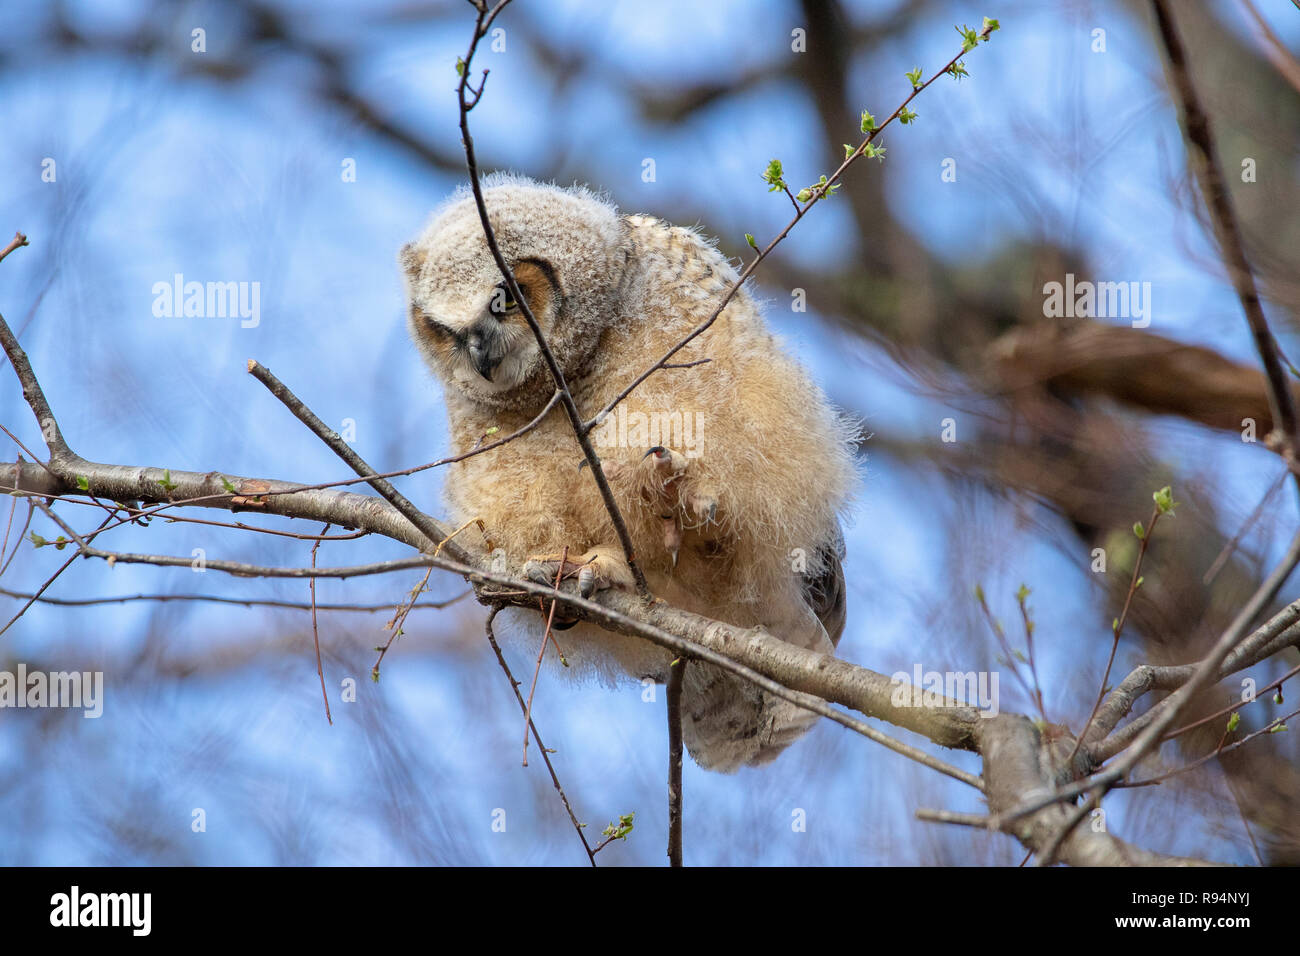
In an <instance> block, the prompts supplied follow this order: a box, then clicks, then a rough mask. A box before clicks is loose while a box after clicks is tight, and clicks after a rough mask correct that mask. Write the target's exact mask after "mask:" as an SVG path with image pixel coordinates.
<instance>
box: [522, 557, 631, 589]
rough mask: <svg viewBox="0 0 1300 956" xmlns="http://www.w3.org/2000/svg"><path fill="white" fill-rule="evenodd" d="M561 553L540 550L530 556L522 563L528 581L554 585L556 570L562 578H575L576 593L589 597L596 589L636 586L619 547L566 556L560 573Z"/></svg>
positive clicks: (564, 579)
mask: <svg viewBox="0 0 1300 956" xmlns="http://www.w3.org/2000/svg"><path fill="white" fill-rule="evenodd" d="M560 557H561V556H560V555H559V554H542V555H537V556H536V557H533V558H529V559H528V562H527V563H526V564H525V565H524V569H523V571H524V576H525V577H527V578H528V580H530V581H534V582H536V583H538V584H548V585H551V586H552V587H554V586H555V578H556V575H557V574H558V575H560V581H561V582H564V581H569V580H572V579H574V578H576V579H577V582H578V593H579V594H580V595H581V596H582V597H591V596H592V595H593V594H595V593H596V592H597V591H604V590H606V589H608V588H626V589H628V590H632V589H634V588H635V587H636V582H635V581H634V580H633V578H632V572H631V571H630V570H629V569H628V566H627V562H626V561H625V560H624V559H623V552H622V551H620V550H619V549H618V548H613V547H599V548H593V549H592V550H591V551H589V552H587V553H586V554H585V555H583V556H582V558H581V559H574V558H568V559H565V561H564V570H563V572H562V573H561V571H560Z"/></svg>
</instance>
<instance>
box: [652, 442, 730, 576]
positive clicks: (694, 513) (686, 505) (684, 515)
mask: <svg viewBox="0 0 1300 956" xmlns="http://www.w3.org/2000/svg"><path fill="white" fill-rule="evenodd" d="M645 459H651V466H652V467H653V468H654V471H655V474H656V475H657V476H658V477H659V480H660V482H661V484H660V488H659V489H658V491H659V494H658V496H657V499H658V500H652V501H651V504H652V505H654V506H655V507H658V508H659V510H660V513H661V516H662V517H663V518H664V521H665V522H667V520H668V516H669V515H674V514H676V513H677V512H678V511H680V512H681V515H680V519H681V523H682V524H685V526H686V527H694V528H697V527H701V526H704V525H708V524H712V523H714V522H716V521H717V520H718V496H717V493H716V492H715V491H714V490H713V489H711V488H709V487H707V486H704V485H700V484H699V483H697V482H695V481H693V480H692V479H691V475H690V459H689V458H687V457H686V456H685V455H681V454H679V453H677V452H675V451H673V450H672V449H671V448H665V447H663V446H662V445H656V446H655V447H654V448H651V449H650V450H649V451H648V452H646V453H645V456H644V457H643V459H642V460H643V461H644V460H645ZM680 530H681V529H680V528H678V529H677V537H678V542H677V543H678V545H679V546H680V544H681V541H680ZM670 537H671V536H670V533H669V531H668V528H667V525H666V524H665V530H664V543H665V545H668V546H669V550H670V551H671V552H672V554H673V563H674V564H676V563H677V555H676V550H675V549H674V548H672V547H671V545H670Z"/></svg>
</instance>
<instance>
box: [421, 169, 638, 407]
mask: <svg viewBox="0 0 1300 956" xmlns="http://www.w3.org/2000/svg"><path fill="white" fill-rule="evenodd" d="M483 194H484V199H485V200H486V203H487V209H488V216H489V218H490V219H491V222H492V228H493V230H494V231H495V233H496V238H497V243H498V245H499V246H500V248H501V252H502V255H503V256H504V257H505V260H506V262H507V263H508V264H509V265H510V268H511V271H512V272H513V273H514V275H515V280H516V282H517V283H518V285H519V289H520V292H521V293H522V295H523V297H524V298H525V299H526V300H527V303H528V307H529V309H530V310H531V312H532V314H533V317H534V318H536V319H537V322H538V324H539V325H540V326H541V328H542V331H543V332H544V333H545V334H546V340H547V342H548V343H549V345H550V347H551V351H552V352H553V353H554V355H555V358H556V361H557V362H558V364H559V365H560V368H561V370H562V371H564V372H565V374H566V376H567V375H569V374H570V373H573V372H576V371H578V370H580V369H581V367H582V365H583V363H585V362H586V360H587V359H588V358H589V357H590V355H591V354H592V352H593V351H594V349H595V348H596V345H597V343H598V341H599V338H600V333H601V331H602V330H603V329H604V328H606V327H607V326H608V325H610V324H611V323H612V322H613V321H614V320H615V318H616V314H617V310H618V286H619V284H620V281H621V279H622V276H623V273H624V270H625V266H626V262H627V249H626V245H625V244H626V238H625V230H624V227H623V224H622V222H621V220H620V219H619V215H618V211H617V210H616V209H615V208H614V207H613V206H611V205H610V204H609V203H607V202H605V201H603V200H602V199H600V198H599V197H598V196H596V195H595V194H593V193H591V192H589V191H588V190H585V189H580V188H574V189H560V188H557V187H555V186H547V185H542V184H539V183H535V182H533V181H532V180H529V179H525V178H521V177H517V176H491V177H488V178H487V179H485V181H484V189H483ZM399 260H400V262H401V265H402V269H403V271H404V272H405V274H406V288H407V295H408V299H409V312H408V324H409V327H410V332H411V336H412V338H413V339H414V340H415V343H416V346H417V347H418V348H419V350H420V354H421V355H422V356H423V357H424V360H425V361H426V362H427V363H428V365H429V367H430V368H431V369H432V370H433V371H434V373H435V374H436V375H437V376H438V377H439V378H440V379H441V380H442V381H443V382H444V383H445V384H446V386H447V387H449V388H454V389H456V390H458V391H459V392H461V393H462V394H464V395H466V396H468V397H469V398H471V399H473V400H475V401H479V402H483V403H486V404H491V405H496V406H503V407H511V406H513V407H522V406H524V405H529V404H533V403H535V401H536V399H537V397H538V396H539V395H540V396H541V397H542V400H543V401H544V400H545V397H546V396H549V395H550V393H551V383H550V376H549V373H548V372H547V370H546V368H545V366H544V363H543V361H542V357H541V352H540V350H539V348H538V346H537V341H536V338H535V337H534V335H533V333H532V330H531V329H529V327H528V324H527V321H526V320H525V319H524V316H523V313H522V311H521V309H520V307H519V303H517V302H515V301H514V299H513V297H512V296H511V295H510V292H509V290H508V289H507V288H506V284H505V281H504V279H503V278H502V275H501V272H500V270H499V269H498V268H497V265H496V262H495V261H494V259H493V258H492V253H491V252H490V250H489V249H488V244H487V239H486V237H485V236H484V234H483V227H482V224H481V222H480V219H479V215H478V210H477V208H476V207H475V205H474V199H473V196H472V194H471V193H470V192H469V189H468V188H467V187H465V188H462V189H461V190H459V191H458V192H457V193H456V194H455V195H453V196H452V197H451V198H450V199H449V200H447V202H445V203H444V204H443V205H442V206H441V207H440V208H439V209H438V210H437V211H435V212H434V214H433V217H432V219H431V220H430V222H429V225H428V226H427V227H426V228H425V230H424V232H423V233H422V234H421V235H420V237H419V238H418V239H416V240H415V241H414V242H411V243H408V244H407V245H405V246H403V247H402V251H401V254H400V256H399Z"/></svg>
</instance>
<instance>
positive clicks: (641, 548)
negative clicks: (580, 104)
mask: <svg viewBox="0 0 1300 956" xmlns="http://www.w3.org/2000/svg"><path fill="white" fill-rule="evenodd" d="M484 197H485V200H486V204H487V209H488V213H489V216H490V219H491V222H492V225H493V229H494V231H495V233H496V237H497V240H498V243H499V245H500V248H501V251H502V253H503V255H504V257H505V259H506V261H507V262H508V263H509V265H510V267H511V270H512V271H513V273H514V275H515V277H516V280H517V283H518V286H519V291H520V294H521V296H522V297H523V298H525V299H526V300H527V303H528V306H529V308H530V309H531V311H532V314H533V315H534V316H535V317H536V320H537V322H538V323H539V325H540V326H541V328H542V330H543V332H544V333H545V335H546V339H547V342H548V344H549V347H550V349H551V350H552V352H553V353H554V356H555V359H556V362H557V363H558V365H559V366H560V368H561V370H562V371H563V373H564V376H565V378H566V380H567V382H568V384H569V387H570V390H571V392H572V394H573V398H574V401H575V402H576V404H577V406H578V409H579V411H580V412H581V414H582V416H583V418H584V419H591V418H594V417H596V416H597V415H598V414H599V413H600V412H601V411H602V410H603V409H605V408H606V407H607V406H608V405H609V404H610V403H611V402H612V401H613V400H614V399H615V398H616V397H617V395H618V394H619V393H620V392H621V391H622V390H623V389H624V388H625V387H626V386H628V385H629V384H630V383H631V382H632V381H633V380H634V379H635V378H636V377H637V376H638V375H639V374H641V373H642V372H644V371H645V370H646V369H647V368H649V367H650V366H651V365H652V364H653V363H654V362H656V361H657V360H658V359H659V358H660V357H661V356H663V354H664V353H665V352H667V351H668V350H669V348H671V347H672V346H673V345H675V344H677V343H678V342H680V341H681V340H682V339H683V338H685V337H686V336H687V334H689V333H690V332H691V331H692V330H693V329H694V328H695V327H696V326H697V325H699V324H700V323H701V322H702V321H704V319H706V318H707V317H708V316H709V315H710V314H711V313H712V311H713V310H714V309H715V308H717V306H718V304H719V303H720V302H721V301H722V298H723V297H724V295H725V293H726V291H727V289H728V288H729V287H730V285H731V284H732V283H733V282H734V281H735V280H736V278H737V274H736V270H735V269H734V268H733V267H732V265H731V263H730V262H728V260H727V259H726V258H725V257H724V256H722V255H721V254H720V253H719V252H718V251H717V250H716V249H715V248H714V247H713V245H712V244H711V243H710V242H708V241H706V240H705V239H704V238H702V237H701V235H700V234H699V233H698V232H697V231H695V230H693V229H686V228H682V227H680V226H673V225H671V224H669V223H667V222H664V221H662V220H660V219H657V218H654V217H652V216H644V215H621V214H620V213H619V211H618V210H617V209H616V208H615V207H614V206H613V205H612V204H611V203H609V202H608V201H606V200H605V199H603V198H602V197H600V196H598V195H596V194H594V193H592V192H590V191H588V190H586V189H583V188H577V187H575V188H567V189H564V188H557V187H555V186H551V185H544V184H539V183H535V182H533V181H531V180H528V179H525V178H521V177H518V176H504V175H498V176H494V177H488V179H487V180H486V181H485V183H484ZM399 261H400V264H401V267H402V270H403V272H404V274H405V280H406V291H407V296H408V300H409V310H408V326H409V331H410V334H411V337H412V339H413V341H414V343H415V346H416V348H417V350H418V351H419V353H420V355H421V356H422V357H423V359H424V361H425V362H426V363H427V364H428V366H429V368H430V369H431V370H432V371H433V373H434V375H435V376H436V377H437V379H438V380H439V381H440V382H441V385H442V390H443V394H444V400H445V405H446V409H447V415H448V419H449V426H450V428H449V431H450V438H451V444H452V451H453V454H463V453H465V452H468V451H470V450H471V449H474V448H476V447H479V446H481V445H483V444H485V443H487V442H488V441H491V440H492V438H493V437H498V438H499V437H502V436H505V435H509V434H511V433H512V432H514V431H516V430H517V429H520V428H522V427H523V426H525V425H527V424H528V423H529V422H531V421H533V420H534V419H535V418H536V417H537V416H538V415H539V413H541V411H542V410H543V409H544V408H545V407H546V405H547V402H548V401H549V400H550V399H551V397H552V395H553V393H554V391H555V387H554V383H553V381H552V378H551V375H550V372H549V370H548V368H547V367H546V364H545V362H544V360H543V358H542V356H541V353H540V350H539V347H538V345H537V342H536V340H535V337H534V336H533V334H532V331H531V330H530V329H529V327H528V325H527V323H526V321H525V319H524V317H523V315H522V314H521V310H520V307H519V303H518V302H516V301H514V299H513V298H512V297H511V295H510V293H509V291H508V289H507V288H506V286H505V284H504V283H503V280H502V277H501V274H500V272H499V270H498V269H497V266H496V264H495V262H494V260H493V258H492V255H491V253H490V252H489V249H488V245H487V241H486V239H485V237H484V234H483V230H482V226H481V224H480V220H479V216H478V212H477V209H476V207H475V204H474V201H473V199H472V197H471V196H470V195H469V193H468V191H467V190H464V189H462V190H461V191H460V192H458V193H457V194H455V195H453V196H452V197H451V198H450V199H448V200H447V201H446V202H445V203H444V204H443V205H442V206H441V207H440V208H438V209H437V210H436V211H435V212H434V214H433V216H432V218H431V220H430V222H429V224H428V226H427V227H426V229H425V230H424V232H423V233H422V234H421V235H420V236H419V237H418V238H417V239H416V240H414V241H413V242H411V243H408V244H407V245H405V246H404V247H403V248H402V250H401V253H400V255H399ZM672 365H673V366H674V367H672V368H664V369H661V370H659V371H657V372H656V373H655V374H654V375H652V376H651V377H650V378H649V379H647V380H646V381H645V382H643V383H642V384H641V385H640V386H638V387H637V388H636V389H635V390H634V391H633V392H632V393H631V395H629V396H628V397H627V398H625V399H623V401H621V402H620V403H618V404H617V405H616V406H615V407H614V408H613V409H612V410H611V411H609V413H608V414H607V415H605V416H604V418H603V419H601V421H600V423H599V425H598V426H597V427H595V428H594V429H593V430H592V432H591V439H592V444H593V446H594V448H595V450H596V452H597V455H598V457H599V459H600V467H601V469H602V471H603V472H604V474H605V476H606V478H607V479H608V481H609V484H610V487H611V488H612V490H613V493H614V496H615V498H616V499H617V501H618V504H619V508H620V510H621V512H622V514H623V517H624V519H625V521H626V524H627V528H628V531H629V533H630V535H631V537H632V541H633V543H634V546H635V556H636V560H637V562H638V564H640V566H641V567H642V569H643V571H644V573H645V576H646V579H647V582H648V584H649V587H650V590H651V591H652V592H653V594H654V596H655V597H656V598H659V599H662V600H664V601H666V602H668V603H669V604H672V605H674V606H677V607H680V608H684V609H686V610H689V611H693V612H696V613H698V614H702V615H705V616H707V617H711V618H714V619H717V620H722V621H726V622H728V623H731V624H735V625H740V626H754V625H762V626H763V627H765V628H766V629H767V630H768V631H769V632H770V633H772V634H773V635H775V636H776V637H778V638H780V639H782V640H784V641H788V642H790V643H791V644H796V645H798V646H799V647H803V648H808V649H811V650H816V651H821V652H824V653H827V654H833V653H834V651H835V648H836V646H837V644H838V642H839V638H840V635H841V633H842V632H843V630H844V620H845V588H844V575H843V571H842V567H841V561H842V559H843V557H844V539H843V536H842V533H841V525H840V521H841V519H842V518H843V517H845V513H846V509H847V506H848V503H849V500H850V496H851V494H852V491H853V487H854V484H855V462H856V450H857V449H856V446H857V443H858V441H859V437H860V436H859V431H858V428H857V425H856V424H855V423H854V422H853V421H851V420H850V419H848V418H847V417H846V416H844V415H843V414H841V413H840V412H838V411H837V410H836V409H835V408H833V407H832V405H831V404H830V403H829V402H828V401H827V399H826V397H825V396H824V395H823V394H822V392H821V391H820V390H819V389H818V388H817V386H816V385H815V384H814V383H813V382H812V381H811V380H810V379H809V377H808V375H807V374H806V373H805V372H804V371H803V370H802V369H801V368H800V366H799V365H798V364H797V363H796V362H795V361H794V360H793V359H792V358H791V357H790V356H789V355H787V354H786V353H785V351H783V349H782V347H781V345H780V344H779V343H778V341H777V340H776V339H775V338H774V337H773V335H772V333H771V332H770V331H769V330H768V328H767V327H766V325H765V323H764V320H763V317H762V314H761V310H760V308H759V305H758V303H757V302H756V301H755V300H754V299H753V298H752V297H751V296H750V295H749V293H748V292H747V291H744V290H742V291H741V292H739V293H738V294H737V295H736V296H735V297H734V298H733V299H732V300H731V302H730V303H729V304H728V305H727V307H726V309H725V310H723V312H722V313H721V315H720V316H719V317H718V318H717V320H716V321H715V322H714V323H713V325H712V326H711V327H710V328H709V329H708V330H707V331H706V332H704V333H703V334H702V335H700V336H698V337H697V338H695V339H694V340H692V341H691V342H690V343H689V344H688V345H687V346H686V347H685V348H683V349H682V350H681V351H680V352H678V353H677V354H676V355H675V356H674V357H673V359H672ZM489 436H491V437H489ZM584 463H585V458H584V457H583V455H582V452H581V450H580V449H579V447H578V444H577V442H576V440H575V438H574V435H573V431H572V427H571V425H570V423H569V419H568V417H567V416H566V415H565V413H564V410H563V409H562V408H560V407H559V406H558V405H557V406H556V407H553V408H552V409H551V410H550V412H549V413H548V414H547V415H546V416H545V417H544V418H543V419H542V421H541V423H540V424H539V425H538V426H537V427H535V428H534V429H533V430H531V431H529V432H527V433H526V434H524V435H523V436H522V437H520V438H517V439H516V440H514V441H512V442H510V443H508V444H505V445H503V446H501V447H499V448H496V449H493V450H491V451H488V452H486V453H484V454H480V455H474V456H472V457H469V458H466V459H465V460H463V461H459V462H456V463H455V464H452V465H450V466H449V468H448V471H447V474H446V476H445V498H446V501H445V505H446V507H447V509H448V510H449V512H450V515H451V517H452V518H453V519H454V520H455V521H456V523H457V524H458V525H459V524H461V523H465V522H471V521H473V520H474V519H477V521H480V522H482V528H483V530H484V532H485V533H484V534H483V535H482V536H481V540H478V539H474V538H473V535H475V534H477V526H476V525H471V528H473V529H475V530H473V531H470V532H467V533H466V534H462V535H461V537H460V538H458V540H460V541H462V543H463V544H464V545H465V546H467V547H469V548H471V549H475V548H477V549H480V553H481V554H482V555H483V556H484V557H485V558H487V557H489V554H488V549H489V548H492V549H493V550H494V551H495V554H496V555H497V556H501V555H504V558H505V560H506V566H507V568H508V569H510V570H512V571H517V572H519V573H522V574H525V575H527V576H528V577H529V578H531V579H533V580H535V581H539V582H545V583H547V584H551V583H554V581H555V579H556V577H557V575H561V576H562V577H564V578H572V579H574V580H575V581H576V583H577V586H578V587H579V588H580V590H581V591H582V593H584V594H591V593H593V592H595V591H597V590H600V589H605V588H633V587H634V583H633V578H632V575H631V573H630V571H629V569H628V566H627V563H626V561H625V560H624V557H623V552H622V549H621V548H620V547H619V544H618V538H617V536H616V533H615V531H614V526H613V524H612V522H611V520H610V518H609V515H608V513H607V511H606V508H605V505H604V502H603V500H602V498H601V496H600V494H599V491H598V489H597V486H596V483H595V481H594V480H593V478H592V475H591V474H590V473H589V472H588V471H586V470H585V469H584V468H582V467H581V466H582V465H583V464H584ZM496 549H500V550H496ZM520 613H521V614H522V615H523V617H522V618H521V620H522V621H523V622H524V626H525V628H526V629H527V630H528V631H529V632H530V633H531V634H532V636H533V638H534V641H540V639H541V633H542V632H541V629H542V626H543V622H542V621H541V619H540V618H539V617H538V615H536V614H532V613H531V612H520ZM560 623H567V622H563V621H561V622H560ZM557 637H559V639H560V646H561V647H562V649H563V651H564V654H565V657H566V658H567V660H568V662H569V663H570V664H572V665H575V666H576V667H577V668H579V669H583V668H585V669H588V670H590V671H593V672H595V673H598V674H603V675H606V676H613V677H617V676H618V675H626V676H630V677H632V678H636V679H641V680H643V681H644V680H646V679H649V680H653V681H662V680H664V679H665V678H666V676H667V671H668V665H669V662H670V660H671V659H672V655H671V654H670V653H668V652H667V651H664V650H663V649H661V648H659V647H657V646H656V645H653V644H651V643H649V642H646V641H644V640H641V639H639V638H633V637H628V636H624V635H618V634H613V633H610V632H608V631H605V630H603V629H601V628H599V627H596V626H595V625H592V624H587V623H579V624H577V625H576V626H574V627H572V628H571V629H568V630H565V631H563V633H562V634H560V635H557ZM532 646H533V647H536V646H537V644H536V643H533V645H532ZM815 720H816V717H815V715H813V714H811V713H810V712H809V711H806V710H802V709H801V708H798V707H796V706H794V705H792V704H790V703H788V702H787V701H784V700H781V699H779V698H776V697H773V696H771V695H769V694H767V693H766V692H763V691H760V690H758V689H757V688H755V687H754V686H753V685H752V684H749V683H748V682H746V681H744V680H742V679H740V678H737V677H735V676H734V675H731V674H729V673H727V672H725V671H722V670H720V669H718V668H716V667H714V666H711V665H708V664H703V663H700V662H695V663H692V664H690V665H689V666H688V667H687V670H686V676H685V680H684V683H683V689H682V735H683V739H684V741H685V744H686V747H687V750H688V752H689V753H690V754H691V756H692V757H693V758H694V760H695V761H696V762H697V763H698V764H699V765H700V766H702V767H705V768H707V769H712V770H718V771H723V772H732V771H735V770H737V769H738V768H739V767H741V766H744V765H756V764H762V763H765V762H767V761H770V760H772V759H773V758H774V757H775V756H776V755H777V754H779V753H780V752H781V751H782V750H784V749H785V748H786V747H787V746H788V745H789V744H790V743H792V742H793V741H794V740H795V739H797V738H798V737H799V736H800V735H801V734H802V733H803V732H804V731H806V730H807V729H808V727H809V726H811V724H812V723H813V722H814V721H815Z"/></svg>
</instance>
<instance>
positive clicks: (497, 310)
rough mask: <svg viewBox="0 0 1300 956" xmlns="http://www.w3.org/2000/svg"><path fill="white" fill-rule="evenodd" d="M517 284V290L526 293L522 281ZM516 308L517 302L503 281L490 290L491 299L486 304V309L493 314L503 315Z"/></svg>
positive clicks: (517, 306)
mask: <svg viewBox="0 0 1300 956" xmlns="http://www.w3.org/2000/svg"><path fill="white" fill-rule="evenodd" d="M518 285H519V291H520V292H522V293H524V294H525V295H527V292H526V291H525V289H524V285H523V283H522V282H520V283H518ZM517 308H519V303H518V302H516V301H515V297H514V296H512V295H511V294H510V290H509V289H508V288H506V284H505V283H504V282H502V283H501V284H500V285H498V286H497V287H496V288H495V289H493V290H492V301H491V302H490V303H489V304H488V310H489V311H490V312H491V313H492V314H493V315H498V316H500V315H505V314H506V313H507V312H513V311H514V310H515V309H517Z"/></svg>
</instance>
